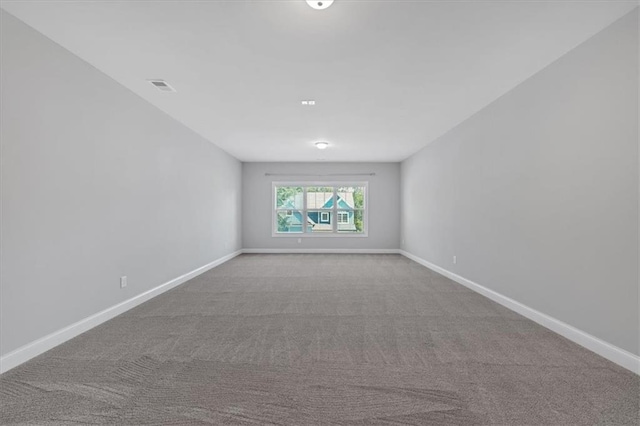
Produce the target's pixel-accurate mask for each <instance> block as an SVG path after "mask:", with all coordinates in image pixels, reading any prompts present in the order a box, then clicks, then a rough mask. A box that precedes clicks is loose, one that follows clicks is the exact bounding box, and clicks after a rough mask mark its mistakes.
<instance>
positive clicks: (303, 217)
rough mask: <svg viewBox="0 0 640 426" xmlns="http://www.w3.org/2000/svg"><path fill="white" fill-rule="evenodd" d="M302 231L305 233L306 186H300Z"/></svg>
mask: <svg viewBox="0 0 640 426" xmlns="http://www.w3.org/2000/svg"><path fill="white" fill-rule="evenodd" d="M302 233H303V234H306V233H307V187H306V186H303V187H302Z"/></svg>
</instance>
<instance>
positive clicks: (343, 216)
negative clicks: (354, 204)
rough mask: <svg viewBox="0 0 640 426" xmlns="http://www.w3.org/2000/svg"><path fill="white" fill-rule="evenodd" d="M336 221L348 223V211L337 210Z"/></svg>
mask: <svg viewBox="0 0 640 426" xmlns="http://www.w3.org/2000/svg"><path fill="white" fill-rule="evenodd" d="M338 223H339V224H341V225H344V224H347V223H349V213H347V212H339V213H338Z"/></svg>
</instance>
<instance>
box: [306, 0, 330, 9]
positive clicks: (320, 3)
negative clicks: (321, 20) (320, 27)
mask: <svg viewBox="0 0 640 426" xmlns="http://www.w3.org/2000/svg"><path fill="white" fill-rule="evenodd" d="M306 1H307V4H308V5H309V6H311V7H312V8H314V9H316V10H324V9H326V8H328V7H329V6H331V5H332V4H333V0H306Z"/></svg>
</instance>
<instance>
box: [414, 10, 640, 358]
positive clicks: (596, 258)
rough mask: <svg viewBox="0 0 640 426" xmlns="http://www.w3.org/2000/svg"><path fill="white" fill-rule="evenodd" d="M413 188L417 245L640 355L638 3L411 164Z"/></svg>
mask: <svg viewBox="0 0 640 426" xmlns="http://www.w3.org/2000/svg"><path fill="white" fill-rule="evenodd" d="M402 189H403V190H402V212H403V216H402V239H403V241H404V243H403V245H402V246H403V248H404V249H405V250H406V251H408V252H410V253H412V254H413V255H415V256H418V257H419V258H422V259H424V260H427V261H428V262H431V263H433V264H436V265H438V266H440V267H442V268H445V269H447V270H449V271H451V272H454V273H455V274H458V275H460V276H462V277H464V278H466V279H469V280H471V281H474V282H476V283H478V284H480V285H483V286H485V287H488V288H490V289H492V290H494V291H497V292H498V293H501V294H502V295H505V296H507V297H510V298H512V299H515V300H516V301H518V302H520V303H523V304H525V305H527V306H529V307H531V308H533V309H536V310H538V311H541V312H543V313H545V314H547V315H550V316H552V317H554V318H556V319H559V320H560V321H563V322H565V323H568V324H569V325H572V326H574V327H577V328H578V329H581V330H583V331H585V332H587V333H590V334H591V335H594V336H596V337H598V338H600V339H603V340H605V341H607V342H609V343H611V344H613V345H616V346H618V347H619V348H622V349H624V350H626V351H629V352H632V353H635V354H639V350H638V326H639V325H638V323H639V320H638V17H637V12H634V13H632V14H630V15H628V16H626V17H624V18H623V19H622V20H620V21H618V22H617V23H615V24H614V25H612V26H611V27H609V28H607V29H606V30H604V31H603V32H601V33H600V34H598V35H596V36H595V37H593V38H592V39H590V40H588V41H586V42H585V43H584V44H582V45H581V46H579V47H577V48H576V49H575V50H573V51H572V52H570V53H569V54H567V55H566V56H564V57H562V58H561V59H560V60H558V61H557V62H555V63H553V64H551V65H550V66H549V67H548V68H546V69H544V70H543V71H541V72H540V73H538V74H537V75H535V76H533V77H532V78H531V79H529V80H527V81H526V82H524V83H523V84H522V85H520V86H518V87H517V88H515V89H514V90H512V91H511V92H509V93H507V94H506V95H504V96H503V97H502V98H500V99H499V100H497V101H496V102H494V103H493V104H491V105H490V106H488V107H487V108H485V109H483V110H482V111H481V112H479V113H478V114H476V115H474V116H473V117H471V118H470V119H468V120H467V121H465V122H464V123H462V124H461V125H459V126H458V127H456V128H455V129H453V130H452V131H450V132H449V133H447V134H446V135H444V136H443V137H441V138H439V139H438V140H437V141H435V142H434V143H432V144H430V145H429V146H427V147H426V148H425V149H423V150H422V151H420V152H419V153H417V154H415V155H414V156H412V157H410V158H409V159H407V160H406V161H404V162H403V164H402ZM454 255H456V256H457V264H453V263H452V256H454Z"/></svg>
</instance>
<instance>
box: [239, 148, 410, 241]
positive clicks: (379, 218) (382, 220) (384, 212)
mask: <svg viewBox="0 0 640 426" xmlns="http://www.w3.org/2000/svg"><path fill="white" fill-rule="evenodd" d="M309 149H314V148H309ZM330 149H331V148H330ZM341 173H343V175H340V174H341ZM359 173H375V176H353V175H352V174H359ZM266 174H276V175H277V176H266ZM313 175H316V176H313ZM287 181H301V182H302V181H306V182H312V181H316V182H320V181H322V182H340V181H368V182H369V194H368V195H369V196H368V204H367V207H368V215H369V232H368V236H367V237H352V236H344V237H342V236H341V237H335V236H333V237H327V236H313V237H306V238H302V239H301V242H300V243H298V236H297V235H296V236H293V237H292V236H287V237H273V236H272V226H271V221H272V211H271V210H272V208H273V199H272V182H287ZM242 225H243V234H242V241H243V247H244V248H245V249H287V250H297V249H302V250H308V249H354V250H365V249H366V250H384V249H398V247H399V242H400V163H325V162H318V163H243V164H242Z"/></svg>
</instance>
